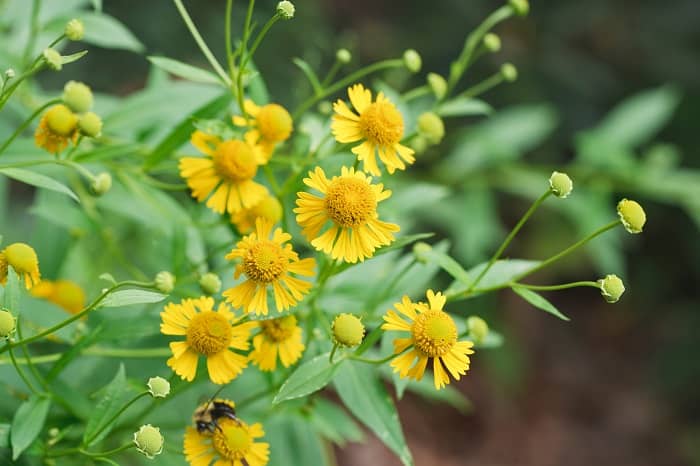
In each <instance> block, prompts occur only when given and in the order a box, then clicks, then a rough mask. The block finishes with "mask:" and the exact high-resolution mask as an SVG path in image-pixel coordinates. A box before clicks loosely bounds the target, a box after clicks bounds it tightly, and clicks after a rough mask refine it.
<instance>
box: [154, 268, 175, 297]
mask: <svg viewBox="0 0 700 466" xmlns="http://www.w3.org/2000/svg"><path fill="white" fill-rule="evenodd" d="M155 282H156V288H157V289H158V291H161V292H163V293H165V294H169V293H172V291H173V290H174V289H175V275H173V274H171V273H170V272H168V271H166V270H164V271H162V272H158V273H157V274H156V279H155Z"/></svg>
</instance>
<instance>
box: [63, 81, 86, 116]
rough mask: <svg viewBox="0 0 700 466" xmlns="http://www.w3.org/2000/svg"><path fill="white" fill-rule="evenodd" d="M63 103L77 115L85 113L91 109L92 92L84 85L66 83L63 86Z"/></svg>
mask: <svg viewBox="0 0 700 466" xmlns="http://www.w3.org/2000/svg"><path fill="white" fill-rule="evenodd" d="M61 98H62V99H63V102H65V104H66V105H68V106H69V107H70V108H71V110H73V111H74V112H77V113H83V112H87V111H88V110H90V109H91V108H92V101H93V99H92V91H91V90H90V87H88V86H87V85H86V84H85V83H81V82H78V81H68V82H67V83H66V85H65V86H63V95H62V97H61Z"/></svg>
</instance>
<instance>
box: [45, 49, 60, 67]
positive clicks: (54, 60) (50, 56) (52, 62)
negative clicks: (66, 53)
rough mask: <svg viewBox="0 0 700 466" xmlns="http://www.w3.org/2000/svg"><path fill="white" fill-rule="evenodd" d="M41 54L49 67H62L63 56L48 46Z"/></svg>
mask: <svg viewBox="0 0 700 466" xmlns="http://www.w3.org/2000/svg"><path fill="white" fill-rule="evenodd" d="M42 55H43V56H44V60H46V64H47V65H48V66H49V68H51V69H52V70H54V71H61V68H63V57H61V54H60V53H58V52H57V51H56V50H54V49H51V48H49V49H44V52H43V53H42Z"/></svg>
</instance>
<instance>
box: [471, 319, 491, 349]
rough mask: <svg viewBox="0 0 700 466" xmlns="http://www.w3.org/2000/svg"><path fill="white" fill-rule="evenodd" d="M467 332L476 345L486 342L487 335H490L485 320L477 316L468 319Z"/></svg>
mask: <svg viewBox="0 0 700 466" xmlns="http://www.w3.org/2000/svg"><path fill="white" fill-rule="evenodd" d="M467 330H468V331H469V337H470V338H471V339H472V341H474V343H476V344H479V343H481V342H483V341H484V339H485V338H486V335H488V334H489V325H488V324H487V323H486V321H485V320H484V319H482V318H481V317H477V316H471V317H469V318H467Z"/></svg>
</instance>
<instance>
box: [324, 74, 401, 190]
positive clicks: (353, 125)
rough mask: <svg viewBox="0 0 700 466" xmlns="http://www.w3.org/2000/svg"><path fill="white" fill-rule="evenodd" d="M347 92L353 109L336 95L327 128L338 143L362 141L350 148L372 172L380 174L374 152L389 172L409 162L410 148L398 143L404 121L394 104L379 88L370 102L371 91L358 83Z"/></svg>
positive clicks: (367, 170) (366, 168)
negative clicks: (374, 98) (329, 126)
mask: <svg viewBox="0 0 700 466" xmlns="http://www.w3.org/2000/svg"><path fill="white" fill-rule="evenodd" d="M348 96H349V97H350V102H351V103H352V106H353V107H354V108H355V111H356V112H357V113H355V112H353V111H352V110H350V108H349V107H348V106H347V105H346V104H345V102H343V101H342V100H340V99H339V100H338V101H337V102H336V103H335V104H334V105H333V109H334V110H335V115H333V123H332V124H331V131H332V132H333V136H335V139H336V140H337V141H338V142H342V143H346V142H355V141H363V142H362V143H361V144H359V145H357V146H355V147H353V148H352V152H353V153H354V154H356V155H357V158H358V159H359V160H361V161H363V162H364V164H363V169H364V170H365V171H366V172H368V173H370V174H372V175H375V176H379V175H381V172H380V171H379V167H378V166H377V160H376V156H375V153H377V154H379V159H380V160H381V161H382V162H383V163H384V165H386V168H387V170H388V171H389V173H394V172H395V171H396V170H397V169H399V170H405V169H406V163H407V164H409V165H410V164H412V163H413V162H414V161H415V158H414V157H413V153H414V152H413V149H410V148H408V147H406V146H404V145H401V138H403V133H404V123H403V117H402V116H401V113H400V112H399V110H398V109H397V108H396V106H395V105H394V104H393V103H391V101H390V100H389V99H387V98H386V97H385V96H384V94H383V93H381V92H380V93H379V94H378V95H377V100H376V101H375V102H372V92H370V91H369V90H368V89H365V88H364V87H363V86H362V84H355V85H354V86H352V87H350V88H348ZM404 162H405V163H404Z"/></svg>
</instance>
